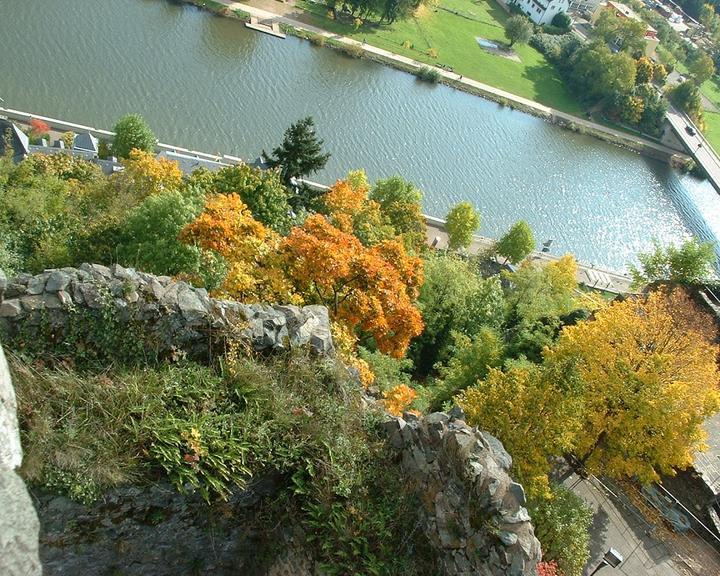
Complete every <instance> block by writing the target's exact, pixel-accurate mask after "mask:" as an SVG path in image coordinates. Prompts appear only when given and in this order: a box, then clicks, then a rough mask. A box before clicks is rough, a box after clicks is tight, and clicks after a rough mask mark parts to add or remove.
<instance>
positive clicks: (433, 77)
mask: <svg viewBox="0 0 720 576" xmlns="http://www.w3.org/2000/svg"><path fill="white" fill-rule="evenodd" d="M415 74H416V76H417V77H418V78H419V79H420V80H423V81H424V82H432V83H433V84H437V83H438V82H440V72H438V71H437V70H436V69H435V68H430V67H429V66H423V67H422V68H420V70H418V71H417V72H416V73H415Z"/></svg>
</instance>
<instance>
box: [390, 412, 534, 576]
mask: <svg viewBox="0 0 720 576" xmlns="http://www.w3.org/2000/svg"><path fill="white" fill-rule="evenodd" d="M463 418H464V415H463V414H462V411H461V410H459V409H458V408H455V409H453V411H452V412H451V413H450V415H448V414H444V413H442V412H438V413H434V414H429V415H427V416H425V417H423V418H420V419H418V418H417V417H415V416H413V415H412V414H405V417H404V418H391V419H390V420H388V421H387V422H386V423H385V428H386V431H387V433H388V435H389V439H390V445H391V446H392V447H393V448H394V449H395V450H398V451H400V453H401V456H402V467H403V471H404V472H405V473H406V474H407V476H408V482H409V483H410V484H411V485H412V486H413V487H414V489H415V490H416V491H417V493H418V495H419V497H420V501H421V503H422V507H421V509H420V511H419V514H420V521H421V526H422V529H423V530H424V532H425V535H426V536H427V538H428V540H429V542H430V543H431V544H432V545H433V546H434V547H435V549H436V550H437V552H438V554H439V555H440V559H441V563H442V567H443V568H442V569H443V574H447V575H448V576H450V575H454V576H455V575H456V576H471V575H475V576H503V575H507V576H530V575H535V574H536V573H537V563H538V562H539V561H540V543H539V542H538V540H537V539H536V538H535V534H534V531H533V527H532V524H531V523H530V516H529V515H528V512H527V510H526V509H525V508H524V505H525V492H524V490H523V487H522V486H521V485H520V484H517V483H515V482H513V481H512V479H511V478H510V476H509V475H508V470H509V469H510V466H511V464H512V459H511V458H510V455H509V454H508V453H507V452H506V451H505V449H504V448H503V446H502V444H501V443H500V441H499V440H497V439H496V438H494V437H493V436H491V435H490V434H488V433H486V432H480V431H479V430H478V429H477V428H471V427H470V426H468V425H467V424H466V423H465V422H464V420H463Z"/></svg>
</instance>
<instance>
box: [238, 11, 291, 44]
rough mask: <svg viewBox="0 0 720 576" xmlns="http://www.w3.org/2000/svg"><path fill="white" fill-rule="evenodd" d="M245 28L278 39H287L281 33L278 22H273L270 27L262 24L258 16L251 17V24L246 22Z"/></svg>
mask: <svg viewBox="0 0 720 576" xmlns="http://www.w3.org/2000/svg"><path fill="white" fill-rule="evenodd" d="M245 26H246V27H247V28H250V29H251V30H257V31H258V32H263V33H265V34H270V36H275V37H276V38H283V39H284V38H285V37H286V36H285V34H283V33H282V32H281V31H280V24H278V23H277V22H271V23H270V25H268V24H260V22H259V21H258V19H257V17H256V16H251V17H250V22H245Z"/></svg>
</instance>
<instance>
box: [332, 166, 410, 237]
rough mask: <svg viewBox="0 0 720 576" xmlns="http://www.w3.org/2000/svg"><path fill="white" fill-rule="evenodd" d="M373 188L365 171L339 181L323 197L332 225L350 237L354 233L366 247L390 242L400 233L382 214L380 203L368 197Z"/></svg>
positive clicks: (356, 171)
mask: <svg viewBox="0 0 720 576" xmlns="http://www.w3.org/2000/svg"><path fill="white" fill-rule="evenodd" d="M369 190H370V186H369V184H368V181H367V176H366V175H365V172H363V171H362V170H355V171H352V172H350V173H349V174H348V177H347V178H346V179H345V180H338V181H337V182H335V184H334V185H333V187H332V188H330V190H328V191H327V192H326V193H325V195H324V196H323V204H324V207H325V210H326V211H327V213H328V216H329V218H330V221H331V223H332V224H333V225H334V226H336V227H337V228H339V229H340V230H342V231H343V232H346V233H348V234H354V235H355V236H357V238H358V239H359V240H360V242H362V243H363V244H364V245H365V246H372V245H374V244H377V243H378V242H381V241H383V240H391V239H393V238H395V237H396V236H397V235H398V234H397V232H396V231H395V229H394V228H393V227H392V225H391V224H390V222H389V220H388V218H387V217H386V216H385V215H383V213H382V212H381V209H380V204H379V203H378V202H376V201H374V200H370V199H369V198H368V192H369Z"/></svg>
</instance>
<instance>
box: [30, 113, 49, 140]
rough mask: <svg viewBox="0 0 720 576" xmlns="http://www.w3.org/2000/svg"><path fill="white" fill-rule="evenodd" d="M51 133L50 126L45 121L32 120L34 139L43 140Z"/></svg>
mask: <svg viewBox="0 0 720 576" xmlns="http://www.w3.org/2000/svg"><path fill="white" fill-rule="evenodd" d="M48 132H50V125H49V124H48V123H47V122H44V121H43V120H40V119H38V118H33V119H32V120H30V135H31V136H33V137H34V138H41V137H42V136H44V135H45V134H47V133H48Z"/></svg>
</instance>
